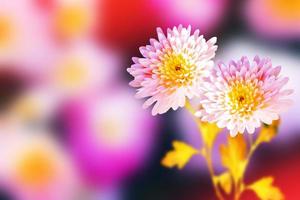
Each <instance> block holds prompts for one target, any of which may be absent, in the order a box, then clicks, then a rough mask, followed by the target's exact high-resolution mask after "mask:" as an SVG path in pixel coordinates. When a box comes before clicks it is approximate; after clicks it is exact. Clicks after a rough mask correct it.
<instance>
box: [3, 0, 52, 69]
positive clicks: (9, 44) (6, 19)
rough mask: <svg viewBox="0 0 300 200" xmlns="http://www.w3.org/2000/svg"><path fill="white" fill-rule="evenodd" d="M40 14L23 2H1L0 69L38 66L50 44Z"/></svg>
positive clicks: (33, 7) (24, 0) (28, 3)
mask: <svg viewBox="0 0 300 200" xmlns="http://www.w3.org/2000/svg"><path fill="white" fill-rule="evenodd" d="M39 14H40V13H39V12H38V9H37V8H36V7H35V6H34V4H31V3H30V2H29V1H26V0H20V1H1V2H0V30H1V32H0V64H1V65H3V64H4V65H7V64H9V65H17V66H22V67H26V68H27V67H30V68H32V67H36V66H37V65H39V63H41V60H43V59H42V58H44V56H45V51H46V49H47V46H48V45H49V40H48V39H47V38H46V34H45V31H46V28H45V25H44V19H43V18H42V17H41V15H39ZM22 69H25V68H22ZM27 69H28V68H27ZM35 69H36V68H35Z"/></svg>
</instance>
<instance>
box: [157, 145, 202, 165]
mask: <svg viewBox="0 0 300 200" xmlns="http://www.w3.org/2000/svg"><path fill="white" fill-rule="evenodd" d="M173 147H174V150H171V151H169V152H168V153H167V154H166V155H165V157H164V158H163V159H162V161H161V164H162V165H163V166H165V167H169V168H171V167H175V166H177V167H178V169H182V168H183V167H184V166H185V165H186V164H187V163H188V162H189V160H190V159H191V158H192V156H193V155H195V154H198V153H199V151H198V150H196V149H195V148H194V147H192V146H190V145H188V144H186V143H184V142H181V141H173Z"/></svg>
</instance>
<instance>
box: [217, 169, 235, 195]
mask: <svg viewBox="0 0 300 200" xmlns="http://www.w3.org/2000/svg"><path fill="white" fill-rule="evenodd" d="M213 181H214V182H215V183H216V184H219V185H220V186H221V188H222V189H223V190H224V191H225V192H226V194H229V193H230V192H231V189H232V179H231V175H230V173H229V172H224V173H222V174H220V175H218V176H214V177H213Z"/></svg>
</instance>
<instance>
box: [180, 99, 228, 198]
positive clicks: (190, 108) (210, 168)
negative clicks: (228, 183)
mask: <svg viewBox="0 0 300 200" xmlns="http://www.w3.org/2000/svg"><path fill="white" fill-rule="evenodd" d="M185 108H186V109H187V111H188V112H189V113H190V114H191V115H192V116H193V120H194V121H195V122H196V124H197V127H198V129H199V132H200V135H201V137H202V141H203V136H202V134H201V130H200V126H201V121H200V120H199V119H198V118H196V117H195V115H194V114H195V109H194V108H193V106H192V105H191V103H190V101H189V100H186V104H185ZM204 149H205V153H204V154H201V155H203V157H204V159H205V160H206V163H207V167H208V171H209V174H210V177H211V181H212V184H213V187H214V190H215V193H216V196H217V198H218V199H220V200H224V198H223V196H222V194H221V191H220V190H219V187H218V185H217V183H216V182H215V181H214V176H215V172H214V168H213V164H212V160H211V156H212V153H211V151H212V150H211V148H210V147H208V146H207V145H205V144H204Z"/></svg>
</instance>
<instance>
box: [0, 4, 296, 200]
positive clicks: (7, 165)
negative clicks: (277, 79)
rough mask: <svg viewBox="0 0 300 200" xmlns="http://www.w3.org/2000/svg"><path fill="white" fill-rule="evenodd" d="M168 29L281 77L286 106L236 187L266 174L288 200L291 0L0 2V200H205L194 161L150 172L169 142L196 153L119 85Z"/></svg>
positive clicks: (186, 131)
mask: <svg viewBox="0 0 300 200" xmlns="http://www.w3.org/2000/svg"><path fill="white" fill-rule="evenodd" d="M179 24H183V25H184V26H187V25H189V24H190V25H192V29H193V30H195V29H200V31H201V32H202V34H204V35H205V37H206V38H207V39H208V38H210V37H212V36H217V37H218V46H219V49H218V52H217V58H216V61H218V60H223V61H224V62H228V61H229V59H239V58H240V57H241V56H243V55H247V56H249V57H250V58H251V57H254V56H255V55H260V56H262V57H269V58H271V59H272V60H273V64H274V65H275V66H277V65H281V66H282V73H283V74H284V75H285V76H289V77H290V82H289V86H288V87H291V88H293V89H294V90H295V92H294V94H293V95H292V98H293V100H294V105H293V107H292V108H291V109H290V110H289V111H288V112H286V113H284V114H283V115H282V119H281V126H280V129H279V135H278V136H277V137H276V139H275V140H274V141H272V142H271V143H270V144H264V145H262V147H260V148H259V149H258V150H257V152H256V154H255V155H254V157H253V159H252V161H251V165H250V167H249V170H248V171H247V173H246V182H252V181H254V180H255V179H256V178H258V177H262V176H269V175H273V176H274V178H275V185H277V186H279V187H280V188H281V190H282V191H283V193H284V194H285V196H286V199H288V200H298V199H299V198H300V191H299V188H300V184H299V181H298V180H299V178H300V170H299V167H300V123H299V122H300V121H299V119H300V118H299V114H300V103H299V100H300V96H299V95H300V91H299V90H300V86H299V76H300V1H299V0H184V1H183V0H164V1H161V0H128V1H120V0H15V1H9V0H0V137H1V138H0V199H1V200H2V199H3V200H15V199H16V200H19V199H20V200H69V199H70V200H73V199H74V200H94V199H95V200H96V199H97V200H98V199H99V200H148V199H149V200H150V199H151V200H153V199H156V200H169V199H170V200H171V199H172V200H183V199H184V200H186V199H188V200H198V199H199V200H200V199H205V200H207V199H214V198H215V197H214V193H213V188H212V185H211V182H210V177H209V174H208V171H207V169H206V167H205V164H204V160H202V159H201V158H198V157H195V158H193V159H192V162H191V163H189V164H188V166H187V167H186V168H184V169H183V170H181V171H179V170H177V169H165V168H163V167H162V166H161V165H160V160H161V158H162V157H163V155H164V154H165V153H166V152H167V151H168V150H169V149H171V142H172V140H174V139H182V140H184V141H186V142H189V143H191V144H193V145H195V146H196V147H198V146H200V145H201V141H200V138H199V137H198V133H197V129H196V126H195V125H194V124H193V122H192V118H191V116H189V114H188V113H186V112H185V111H184V110H179V111H178V112H173V111H170V112H168V113H167V114H164V115H163V116H157V117H152V116H151V114H150V110H143V109H142V106H141V105H142V101H141V100H136V99H134V92H135V91H134V89H133V88H129V86H128V82H129V81H130V80H131V77H130V76H129V75H128V74H127V72H126V68H128V67H129V66H130V65H131V64H132V61H131V57H133V56H141V55H140V54H139V51H138V49H139V47H140V46H143V45H146V44H148V42H149V39H150V38H155V37H156V27H162V28H163V29H164V30H166V28H168V27H173V26H178V25H179ZM224 136H225V135H222V136H221V137H220V139H219V140H220V141H224V139H225V137H224ZM217 151H218V149H216V156H215V157H214V164H215V165H216V166H217V171H221V170H222V167H221V165H220V160H219V158H218V156H217ZM242 199H256V196H255V195H254V194H252V193H251V192H249V193H245V194H244V195H243V196H242Z"/></svg>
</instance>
